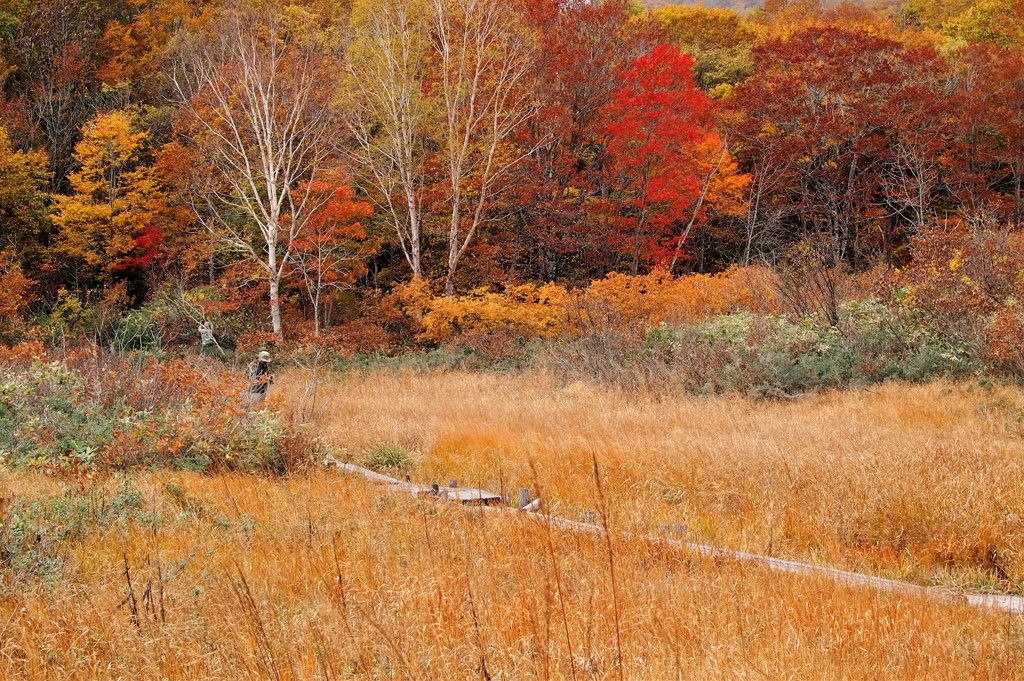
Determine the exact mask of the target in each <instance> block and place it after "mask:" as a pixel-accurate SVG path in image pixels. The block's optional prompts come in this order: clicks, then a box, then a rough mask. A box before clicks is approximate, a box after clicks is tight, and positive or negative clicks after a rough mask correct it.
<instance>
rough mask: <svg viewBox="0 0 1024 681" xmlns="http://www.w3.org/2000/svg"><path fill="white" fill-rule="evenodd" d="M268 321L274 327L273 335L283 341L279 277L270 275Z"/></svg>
mask: <svg viewBox="0 0 1024 681" xmlns="http://www.w3.org/2000/svg"><path fill="white" fill-rule="evenodd" d="M270 321H271V323H272V324H273V327H274V335H275V336H277V339H278V340H280V341H283V340H284V329H283V328H282V327H281V277H280V276H279V275H277V274H272V275H270Z"/></svg>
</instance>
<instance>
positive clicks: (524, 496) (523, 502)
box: [519, 488, 530, 508]
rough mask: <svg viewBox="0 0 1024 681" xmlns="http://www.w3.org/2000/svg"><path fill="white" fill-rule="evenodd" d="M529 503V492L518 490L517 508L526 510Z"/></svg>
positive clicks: (524, 489)
mask: <svg viewBox="0 0 1024 681" xmlns="http://www.w3.org/2000/svg"><path fill="white" fill-rule="evenodd" d="M529 503H530V490H528V489H526V488H523V489H521V490H519V508H526V506H527V505H528V504H529Z"/></svg>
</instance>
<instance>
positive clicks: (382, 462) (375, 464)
mask: <svg viewBox="0 0 1024 681" xmlns="http://www.w3.org/2000/svg"><path fill="white" fill-rule="evenodd" d="M366 465H367V467H368V468H372V469H373V470H375V471H380V472H382V473H404V472H406V471H408V470H409V469H410V468H412V454H411V452H410V451H409V450H408V448H406V447H405V446H404V445H401V444H399V443H397V442H384V443H381V444H379V445H377V446H375V447H373V448H372V449H370V450H369V451H368V452H366Z"/></svg>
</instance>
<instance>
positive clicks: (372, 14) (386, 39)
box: [345, 0, 430, 277]
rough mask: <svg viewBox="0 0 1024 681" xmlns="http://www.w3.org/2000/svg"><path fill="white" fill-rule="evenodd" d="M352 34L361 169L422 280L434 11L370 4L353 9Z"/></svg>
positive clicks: (376, 0)
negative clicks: (426, 85)
mask: <svg viewBox="0 0 1024 681" xmlns="http://www.w3.org/2000/svg"><path fill="white" fill-rule="evenodd" d="M352 26H353V32H354V33H355V35H356V36H357V38H356V39H355V40H354V41H353V42H352V44H351V45H350V46H349V50H348V72H349V79H348V82H347V87H346V88H345V89H346V91H347V93H348V97H347V101H346V104H347V110H348V113H347V116H346V121H347V124H348V128H349V130H350V132H351V133H352V136H353V139H354V141H355V144H354V151H353V156H354V160H355V161H356V163H355V164H354V166H355V167H356V169H358V170H359V171H360V172H361V173H362V176H361V177H360V178H359V179H360V180H362V184H363V185H364V186H365V187H366V188H367V189H370V190H371V192H370V193H371V195H372V196H373V197H374V199H375V202H376V204H377V207H378V210H380V211H381V212H382V213H384V214H385V215H386V216H387V217H388V219H389V220H390V222H391V226H392V228H393V229H394V232H395V235H396V237H397V238H398V243H399V245H400V246H401V248H402V253H403V254H404V255H405V259H406V261H407V262H408V264H409V268H410V269H411V270H412V274H413V277H420V276H422V274H423V256H422V250H421V249H422V246H421V233H422V225H423V189H424V184H425V180H424V167H425V157H426V147H427V139H428V136H429V121H430V102H429V98H428V97H427V96H426V95H425V94H424V83H425V80H424V79H425V77H426V76H425V74H426V70H427V65H428V63H429V60H430V41H429V30H430V7H429V5H428V4H427V0H364V1H363V2H360V3H357V4H356V6H355V7H354V8H353V16H352Z"/></svg>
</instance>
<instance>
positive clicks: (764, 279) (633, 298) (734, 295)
mask: <svg viewBox="0 0 1024 681" xmlns="http://www.w3.org/2000/svg"><path fill="white" fill-rule="evenodd" d="M393 296H394V299H395V301H396V303H397V305H398V306H399V307H400V308H401V309H402V310H403V311H404V312H405V314H406V315H407V316H409V317H413V318H415V319H418V320H419V321H420V323H421V324H422V328H421V330H420V334H419V337H420V339H421V340H425V341H432V342H444V341H449V340H451V339H452V338H454V337H457V336H464V335H480V334H506V335H507V334H511V335H512V336H515V337H519V338H526V339H552V338H557V337H565V336H569V337H571V336H576V335H578V334H579V333H580V330H581V329H580V325H581V323H583V324H587V323H591V324H592V323H599V324H601V325H602V326H604V325H607V324H609V323H617V324H624V325H629V326H635V327H638V328H644V327H647V326H650V325H654V324H659V323H661V322H666V323H672V324H686V323H697V322H701V321H705V320H707V319H710V318H711V317H713V316H715V315H719V314H728V313H730V312H739V311H743V310H749V311H762V312H764V311H773V310H775V308H776V307H777V304H776V301H775V297H774V293H773V284H772V280H771V274H770V272H768V270H765V269H763V268H759V267H747V268H740V267H733V268H731V269H729V270H727V271H725V272H722V273H720V274H710V275H708V274H692V275H686V276H681V277H674V276H672V275H671V274H669V273H668V272H666V271H665V270H654V271H653V272H651V273H650V274H647V275H640V276H631V275H626V274H619V273H612V274H609V275H608V276H607V277H605V278H604V279H600V280H597V281H594V282H592V283H591V284H590V286H588V287H587V288H585V289H578V290H570V289H566V288H564V287H562V286H559V285H557V284H544V285H540V286H539V285H536V284H522V285H519V286H509V287H507V288H506V289H505V290H504V291H502V292H496V291H492V290H489V289H487V288H479V289H476V290H474V291H471V292H470V293H468V294H467V295H463V296H440V297H435V296H432V295H431V294H430V289H429V285H428V284H427V283H426V282H425V281H423V280H415V281H413V282H411V283H409V284H406V285H404V286H401V287H399V288H397V289H396V291H395V293H394V294H393Z"/></svg>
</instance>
